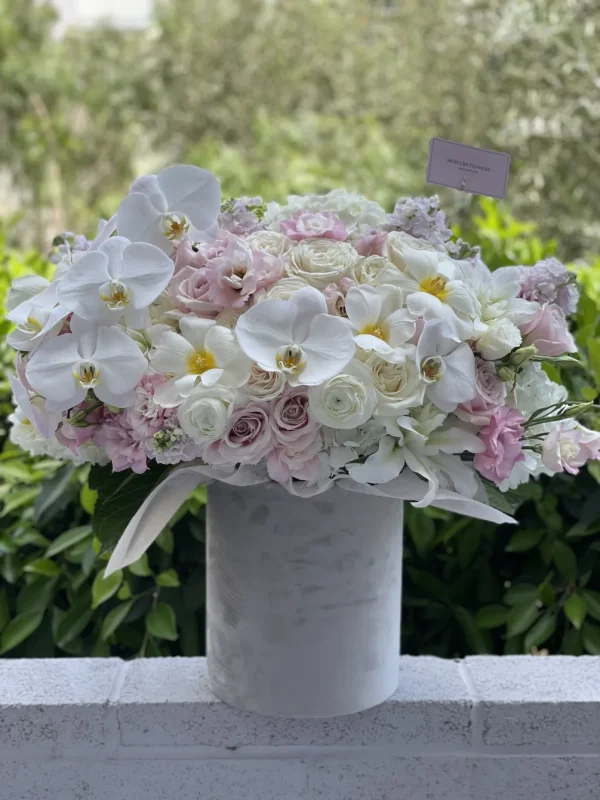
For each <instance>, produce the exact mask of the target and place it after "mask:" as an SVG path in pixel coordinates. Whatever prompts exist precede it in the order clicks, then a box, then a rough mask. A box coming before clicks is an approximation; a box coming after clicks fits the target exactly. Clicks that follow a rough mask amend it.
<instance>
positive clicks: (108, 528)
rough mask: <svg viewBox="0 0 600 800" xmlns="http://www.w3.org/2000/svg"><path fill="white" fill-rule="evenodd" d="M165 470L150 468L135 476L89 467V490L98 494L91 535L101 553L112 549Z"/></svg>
mask: <svg viewBox="0 0 600 800" xmlns="http://www.w3.org/2000/svg"><path fill="white" fill-rule="evenodd" d="M168 470H169V467H168V466H167V465H163V464H153V466H152V467H151V469H149V470H147V471H146V472H144V473H142V474H141V475H137V474H136V473H135V472H128V473H122V472H116V473H114V472H113V471H112V468H111V467H110V466H107V467H99V466H94V467H92V469H91V471H90V477H89V486H90V489H93V490H94V491H97V492H98V500H97V502H96V508H95V510H94V520H93V526H94V533H95V535H96V536H97V537H98V538H99V539H100V541H101V542H102V546H103V548H104V549H105V550H109V549H110V548H112V547H114V545H115V544H116V543H117V541H118V539H119V537H120V536H121V534H122V533H123V531H124V530H125V528H126V527H127V525H128V523H129V521H130V520H131V518H132V517H133V515H134V514H135V513H136V511H137V510H138V509H139V507H140V506H141V505H142V503H143V502H144V500H145V499H146V498H147V497H148V495H149V494H150V492H151V491H152V490H153V489H154V488H155V487H156V486H157V485H158V484H159V483H160V482H161V480H162V479H163V478H164V477H165V476H166V473H167V471H168Z"/></svg>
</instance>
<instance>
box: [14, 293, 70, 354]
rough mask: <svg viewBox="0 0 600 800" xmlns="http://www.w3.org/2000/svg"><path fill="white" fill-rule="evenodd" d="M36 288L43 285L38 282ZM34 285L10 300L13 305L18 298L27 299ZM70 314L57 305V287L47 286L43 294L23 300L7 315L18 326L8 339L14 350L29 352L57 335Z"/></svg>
mask: <svg viewBox="0 0 600 800" xmlns="http://www.w3.org/2000/svg"><path fill="white" fill-rule="evenodd" d="M36 285H37V287H38V288H39V287H41V285H42V284H41V282H38V283H37V284H36ZM32 286H33V284H32V285H30V286H27V287H25V286H23V287H22V289H23V293H22V294H21V292H20V291H19V293H18V294H17V295H13V297H12V298H11V299H12V300H13V302H14V301H15V300H16V299H17V298H18V297H19V295H21V297H22V296H24V295H25V294H26V292H27V291H28V290H29V289H31V288H32ZM68 313H69V311H68V309H67V308H65V307H64V306H62V305H60V304H59V303H58V302H57V297H56V285H54V284H48V285H46V287H45V288H44V289H43V290H42V291H41V292H39V293H37V294H33V295H32V296H30V297H29V298H27V299H24V300H23V301H22V302H21V303H19V304H18V305H16V306H15V307H14V308H13V309H12V311H10V312H9V313H8V315H7V316H8V319H9V320H10V321H11V322H14V323H15V324H16V328H15V329H14V330H13V331H11V332H10V333H9V334H8V336H7V337H6V340H7V342H8V343H9V344H10V346H11V347H14V348H15V350H21V351H23V352H29V351H31V350H33V349H35V348H36V347H37V346H38V345H39V344H41V343H42V342H43V341H44V340H45V339H46V338H47V337H52V336H56V334H57V333H58V332H59V331H60V329H61V327H62V320H63V319H64V318H65V317H66V316H67V314H68Z"/></svg>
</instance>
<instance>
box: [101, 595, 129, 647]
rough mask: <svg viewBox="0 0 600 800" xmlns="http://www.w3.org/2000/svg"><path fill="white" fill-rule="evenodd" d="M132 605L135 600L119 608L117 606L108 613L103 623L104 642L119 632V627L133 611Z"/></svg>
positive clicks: (102, 637)
mask: <svg viewBox="0 0 600 800" xmlns="http://www.w3.org/2000/svg"><path fill="white" fill-rule="evenodd" d="M132 605H133V600H130V601H129V602H128V603H122V604H121V605H119V606H115V607H114V608H113V609H112V610H111V611H109V612H108V614H107V615H106V617H105V618H104V622H103V623H102V631H101V632H100V638H101V639H102V641H103V642H105V641H106V640H107V639H109V638H110V637H111V636H112V635H113V633H114V632H115V631H116V630H117V628H118V627H119V625H121V624H122V623H123V622H124V621H125V618H126V616H127V615H128V614H129V612H130V611H131V606H132Z"/></svg>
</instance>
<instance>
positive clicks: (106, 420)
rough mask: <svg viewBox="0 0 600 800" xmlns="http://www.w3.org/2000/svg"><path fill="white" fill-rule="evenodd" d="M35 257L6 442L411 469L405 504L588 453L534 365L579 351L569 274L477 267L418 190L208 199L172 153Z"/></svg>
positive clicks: (212, 459)
mask: <svg viewBox="0 0 600 800" xmlns="http://www.w3.org/2000/svg"><path fill="white" fill-rule="evenodd" d="M53 260H54V261H55V262H56V271H55V275H54V278H53V280H52V281H50V282H48V281H46V280H44V279H42V278H39V277H36V276H28V277H25V278H21V279H18V280H17V281H15V283H14V285H13V287H12V290H11V292H10V295H9V301H8V304H9V318H10V319H11V320H12V321H13V322H14V324H15V328H14V330H13V331H12V333H11V334H10V335H9V342H10V343H11V344H12V346H13V347H14V348H15V349H16V350H17V351H18V354H17V359H16V375H15V376H14V377H13V378H12V386H13V392H14V399H15V404H16V406H17V408H16V411H15V413H14V414H13V416H12V419H11V421H12V433H11V435H12V439H13V441H14V442H16V443H18V444H19V445H21V446H22V447H23V448H25V449H26V450H28V451H29V452H31V453H36V454H41V453H44V454H49V455H51V456H52V457H55V458H65V459H71V460H74V461H75V462H76V463H82V462H91V463H97V464H108V463H110V464H111V465H112V469H113V470H114V471H121V470H129V469H131V470H133V471H134V472H136V473H142V472H144V471H145V470H147V469H148V468H149V466H150V465H151V463H152V462H153V461H156V462H158V463H161V464H178V463H180V462H191V461H195V462H196V463H198V464H202V465H208V466H211V467H213V466H214V467H225V468H231V469H232V470H239V469H244V468H247V467H252V468H253V469H254V470H258V471H262V473H263V474H264V475H265V476H266V479H270V480H272V481H274V482H276V483H278V484H282V485H283V486H285V487H287V489H288V490H289V491H291V492H293V493H303V494H310V493H318V492H321V491H324V490H325V489H327V488H328V487H329V486H331V485H332V484H333V483H334V482H335V481H336V480H339V479H340V478H344V479H345V480H346V485H347V483H348V481H352V482H354V483H355V484H362V485H366V484H368V485H371V486H373V485H384V484H387V483H389V482H391V481H394V480H395V479H397V478H398V477H399V476H401V475H402V474H404V475H407V474H408V473H412V478H413V479H415V480H417V482H418V483H420V485H421V486H422V489H423V491H422V493H421V494H422V497H421V499H419V500H418V502H417V503H416V505H419V506H426V505H428V504H430V503H432V502H433V501H434V500H435V498H436V496H437V495H438V493H439V492H443V491H451V492H455V493H458V494H459V495H461V496H462V497H467V498H477V499H478V500H482V498H483V502H486V499H485V498H486V495H485V481H482V478H483V479H486V480H487V481H491V482H492V483H493V484H495V485H497V486H498V487H499V488H500V489H501V490H506V489H508V488H513V487H516V486H517V485H518V484H520V483H522V482H524V481H527V480H528V479H529V477H530V476H532V475H533V476H536V475H539V474H540V473H547V474H552V473H556V472H562V471H566V472H570V473H575V472H577V471H578V470H579V469H580V468H581V467H582V466H583V465H584V464H585V462H586V461H587V460H589V459H595V458H598V457H599V456H600V434H598V433H595V432H593V431H590V430H587V429H586V428H583V427H582V426H581V425H580V424H578V422H577V421H576V418H577V415H578V414H579V413H580V412H581V411H582V410H584V409H583V408H582V407H581V406H580V405H577V404H575V403H571V402H569V401H568V399H567V396H566V391H565V390H564V388H563V387H562V386H559V385H558V384H555V383H553V382H552V381H551V380H550V379H549V378H548V376H547V375H546V372H545V371H544V370H543V369H542V362H543V361H544V360H548V359H549V360H552V359H557V358H564V355H563V354H565V353H572V352H575V349H576V348H575V343H574V340H573V337H572V336H571V334H570V332H569V327H568V321H567V318H568V315H569V314H571V313H572V312H573V311H574V310H575V306H576V303H577V289H576V286H575V285H574V283H573V280H572V276H571V275H570V273H568V271H567V270H566V268H565V267H564V266H563V265H562V264H561V263H560V262H558V261H556V260H555V259H549V260H547V261H542V262H540V263H538V264H537V265H535V266H534V267H518V266H517V267H504V268H502V269H498V270H496V271H495V272H493V273H492V272H490V270H489V269H488V268H487V266H486V265H485V264H484V263H483V261H482V260H481V257H480V255H479V252H478V251H477V250H476V249H469V248H468V246H465V245H464V243H457V242H456V241H453V240H452V234H451V231H450V229H449V228H448V227H447V225H446V220H445V216H444V214H443V212H442V211H440V209H439V202H438V198H437V197H433V198H409V199H404V200H401V201H399V202H398V204H397V205H396V208H395V210H394V212H393V213H392V214H389V215H388V214H386V213H385V211H384V210H383V209H382V208H381V206H380V205H378V204H377V203H376V202H373V201H370V200H367V199H366V198H364V197H362V196H360V195H358V194H351V193H347V192H345V191H340V190H335V191H332V192H330V193H329V194H325V195H310V196H306V197H296V196H292V197H289V198H288V202H287V204H285V205H280V204H278V203H269V204H265V203H263V201H262V199H261V198H260V197H253V198H240V199H237V200H229V201H227V202H225V203H223V204H222V203H221V192H220V187H219V183H218V181H217V180H216V178H215V177H214V176H213V175H211V174H210V173H209V172H207V171H206V170H203V169H200V168H198V167H192V166H180V165H178V166H172V167H169V168H167V169H165V170H163V171H162V172H160V173H159V174H158V175H149V176H146V177H143V178H141V179H139V180H137V181H135V183H134V184H133V185H132V187H131V191H130V193H129V194H128V196H127V197H126V198H125V199H124V200H123V202H122V203H121V206H120V207H119V209H118V211H117V213H116V214H115V216H114V217H113V218H112V219H110V220H109V221H107V222H101V223H100V226H99V229H98V234H97V236H96V238H94V239H93V240H88V239H86V238H85V237H83V236H74V235H73V234H64V235H62V236H61V237H58V239H57V240H56V241H55V250H54V253H53Z"/></svg>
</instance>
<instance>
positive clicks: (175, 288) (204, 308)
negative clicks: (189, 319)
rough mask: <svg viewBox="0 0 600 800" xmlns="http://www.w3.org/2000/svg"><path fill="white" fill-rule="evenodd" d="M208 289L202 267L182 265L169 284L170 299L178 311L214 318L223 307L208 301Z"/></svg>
mask: <svg viewBox="0 0 600 800" xmlns="http://www.w3.org/2000/svg"><path fill="white" fill-rule="evenodd" d="M208 291H209V283H208V281H207V279H206V269H205V268H204V267H199V268H195V267H191V266H188V267H183V269H181V270H180V271H179V272H176V273H175V275H174V276H173V278H172V279H171V283H170V284H169V294H170V296H171V300H172V301H173V304H174V305H175V306H176V307H177V308H178V309H179V311H181V312H182V313H183V314H195V315H196V316H197V317H205V318H206V319H214V318H215V317H216V316H217V315H218V314H219V312H220V311H222V310H223V309H222V306H219V305H216V304H215V303H211V302H210V300H209V299H208Z"/></svg>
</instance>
